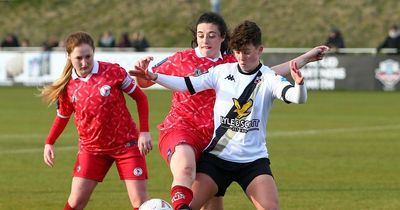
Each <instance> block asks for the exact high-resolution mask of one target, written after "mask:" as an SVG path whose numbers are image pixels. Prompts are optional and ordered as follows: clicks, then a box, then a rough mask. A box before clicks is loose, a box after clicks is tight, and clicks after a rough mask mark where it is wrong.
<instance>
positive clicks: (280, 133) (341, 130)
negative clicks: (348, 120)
mask: <svg viewBox="0 0 400 210" xmlns="http://www.w3.org/2000/svg"><path fill="white" fill-rule="evenodd" d="M399 128H400V124H397V125H376V126H365V127H354V128H328V129H311V130H300V131H275V132H273V131H272V132H267V137H268V136H269V137H271V136H273V137H275V136H277V137H280V136H297V135H304V136H305V135H320V134H328V133H350V132H365V131H384V130H396V129H399Z"/></svg>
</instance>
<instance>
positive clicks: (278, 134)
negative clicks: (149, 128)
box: [0, 124, 400, 155]
mask: <svg viewBox="0 0 400 210" xmlns="http://www.w3.org/2000/svg"><path fill="white" fill-rule="evenodd" d="M397 129H400V124H397V125H377V126H365V127H354V128H328V129H310V130H300V131H271V132H268V133H267V137H281V136H283V137H284V136H299V135H301V136H306V135H320V134H329V133H349V132H355V133H356V132H365V131H384V130H397ZM43 136H44V135H43V134H38V133H36V134H0V140H1V139H23V138H32V137H33V138H36V137H37V138H43ZM73 136H75V135H73V134H67V135H62V137H63V138H69V137H73ZM153 144H155V145H156V144H158V141H157V140H153ZM55 149H56V152H57V151H69V150H74V149H77V146H59V147H57V146H55ZM39 152H43V148H42V147H41V148H30V149H16V150H3V151H1V150H0V155H4V154H23V153H39Z"/></svg>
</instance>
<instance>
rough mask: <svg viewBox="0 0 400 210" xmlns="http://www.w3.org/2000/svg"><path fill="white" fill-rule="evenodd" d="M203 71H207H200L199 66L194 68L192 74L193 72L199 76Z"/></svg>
mask: <svg viewBox="0 0 400 210" xmlns="http://www.w3.org/2000/svg"><path fill="white" fill-rule="evenodd" d="M205 73H208V71H205V72H201V69H200V68H197V67H196V68H194V71H193V74H194V76H196V77H197V76H200V75H202V74H205Z"/></svg>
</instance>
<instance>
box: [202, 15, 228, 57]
mask: <svg viewBox="0 0 400 210" xmlns="http://www.w3.org/2000/svg"><path fill="white" fill-rule="evenodd" d="M196 33H197V35H196V36H197V45H198V47H199V49H200V52H201V54H202V55H203V56H205V57H208V58H216V57H218V56H219V53H220V50H221V43H222V42H223V41H224V39H225V38H224V37H221V33H220V32H219V30H218V26H217V25H215V24H212V23H200V24H199V25H197V32H196Z"/></svg>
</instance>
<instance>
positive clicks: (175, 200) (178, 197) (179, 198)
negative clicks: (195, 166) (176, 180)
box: [171, 185, 193, 210]
mask: <svg viewBox="0 0 400 210" xmlns="http://www.w3.org/2000/svg"><path fill="white" fill-rule="evenodd" d="M192 199H193V192H192V190H191V189H189V188H187V187H185V186H181V185H176V186H174V187H173V188H172V189H171V202H172V207H173V208H174V209H175V210H176V209H178V208H179V207H181V206H182V205H184V204H186V205H188V206H189V204H190V202H192Z"/></svg>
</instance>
